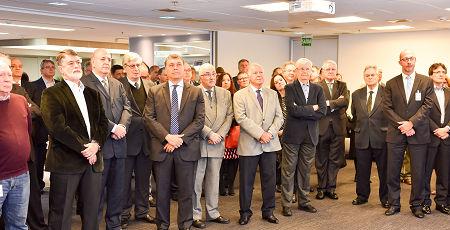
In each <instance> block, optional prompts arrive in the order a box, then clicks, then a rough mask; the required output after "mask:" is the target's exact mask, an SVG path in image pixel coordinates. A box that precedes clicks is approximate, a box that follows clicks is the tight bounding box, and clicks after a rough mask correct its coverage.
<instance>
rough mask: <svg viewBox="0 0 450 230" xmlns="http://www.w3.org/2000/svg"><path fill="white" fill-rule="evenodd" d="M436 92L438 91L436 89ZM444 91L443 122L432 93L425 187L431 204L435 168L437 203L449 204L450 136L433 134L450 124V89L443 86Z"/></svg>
mask: <svg viewBox="0 0 450 230" xmlns="http://www.w3.org/2000/svg"><path fill="white" fill-rule="evenodd" d="M435 92H436V91H435ZM443 92H444V101H443V102H444V104H443V107H444V108H445V109H444V122H442V123H441V114H442V111H441V108H440V104H439V101H438V99H437V94H434V95H431V99H432V101H433V105H432V106H431V110H430V136H431V143H430V144H429V145H428V156H427V163H426V166H425V174H426V177H425V189H424V204H425V205H429V206H430V205H431V199H430V193H431V190H430V183H431V175H432V173H433V169H435V170H436V197H435V198H434V200H435V202H436V204H438V205H447V194H448V188H449V184H448V182H449V181H448V180H449V168H450V157H449V153H450V138H447V139H444V140H442V139H440V138H439V137H437V136H435V135H434V134H433V131H434V130H436V129H438V128H443V127H445V126H448V125H450V106H449V104H448V103H449V101H450V90H449V89H448V88H443Z"/></svg>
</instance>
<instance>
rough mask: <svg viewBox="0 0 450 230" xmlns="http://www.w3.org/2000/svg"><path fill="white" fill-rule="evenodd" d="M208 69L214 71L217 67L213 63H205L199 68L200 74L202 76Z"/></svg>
mask: <svg viewBox="0 0 450 230" xmlns="http://www.w3.org/2000/svg"><path fill="white" fill-rule="evenodd" d="M208 70H213V71H214V72H215V71H216V69H215V68H214V66H213V65H211V64H209V63H203V65H201V66H200V68H199V70H198V74H199V75H200V76H201V75H203V74H204V73H205V72H206V71H208Z"/></svg>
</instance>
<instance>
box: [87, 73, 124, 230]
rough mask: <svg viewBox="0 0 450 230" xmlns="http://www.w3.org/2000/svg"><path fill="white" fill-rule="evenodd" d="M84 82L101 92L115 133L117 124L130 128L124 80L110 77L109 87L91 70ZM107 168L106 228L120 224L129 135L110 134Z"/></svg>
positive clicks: (103, 199)
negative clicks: (106, 87)
mask: <svg viewBox="0 0 450 230" xmlns="http://www.w3.org/2000/svg"><path fill="white" fill-rule="evenodd" d="M81 81H82V82H83V84H85V85H86V86H87V87H90V88H92V89H94V90H96V91H97V92H99V94H100V98H101V100H102V105H103V109H104V111H105V115H106V117H107V118H108V131H110V132H111V133H112V130H113V128H114V126H116V125H119V124H120V125H123V126H125V127H126V128H127V129H128V126H129V124H130V117H131V109H130V102H129V101H128V98H127V95H126V92H125V89H124V87H123V86H122V83H120V82H119V81H117V80H116V79H114V78H110V77H108V78H107V81H108V90H106V89H105V87H104V86H103V85H102V83H101V82H100V81H99V79H98V78H97V77H96V76H95V75H94V73H91V74H89V75H86V76H84V77H82V78H81ZM102 152H103V162H104V170H103V176H102V189H103V192H101V196H100V203H99V212H98V218H99V221H100V220H101V219H102V217H103V206H104V204H105V202H106V214H105V222H106V227H107V229H119V228H120V216H121V214H122V200H123V196H124V192H125V189H124V188H125V183H124V182H125V178H124V177H125V159H126V154H127V138H126V137H124V138H121V139H119V140H116V139H114V138H112V136H111V134H110V135H108V138H106V141H105V144H104V145H103V146H102Z"/></svg>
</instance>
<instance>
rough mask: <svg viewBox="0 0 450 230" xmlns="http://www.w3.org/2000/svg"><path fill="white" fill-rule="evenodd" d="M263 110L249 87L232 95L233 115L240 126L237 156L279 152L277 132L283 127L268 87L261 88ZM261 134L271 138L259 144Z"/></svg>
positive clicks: (275, 95)
mask: <svg viewBox="0 0 450 230" xmlns="http://www.w3.org/2000/svg"><path fill="white" fill-rule="evenodd" d="M261 94H262V98H263V110H261V106H259V103H258V100H257V99H256V94H255V92H254V91H253V88H252V87H251V86H248V87H245V88H244V89H241V90H239V91H237V92H236V93H235V94H234V97H233V100H234V103H233V105H234V116H235V119H236V121H237V123H238V124H239V125H240V126H241V128H240V129H241V134H240V135H239V144H238V149H237V152H238V153H239V155H241V156H257V155H260V154H262V153H263V152H274V151H278V150H280V149H281V144H280V140H279V139H278V131H279V130H280V128H281V126H282V125H283V122H284V120H283V112H282V111H281V107H280V103H278V95H277V93H276V92H275V91H274V90H272V89H269V88H264V87H263V88H262V92H261ZM264 132H269V133H271V134H272V136H273V139H272V140H271V141H270V142H269V143H267V144H261V143H260V142H259V138H260V137H261V135H262V134H263V133H264Z"/></svg>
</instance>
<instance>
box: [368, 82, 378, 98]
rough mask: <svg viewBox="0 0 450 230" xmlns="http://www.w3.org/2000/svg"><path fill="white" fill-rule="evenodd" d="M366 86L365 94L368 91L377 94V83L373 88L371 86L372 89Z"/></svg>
mask: <svg viewBox="0 0 450 230" xmlns="http://www.w3.org/2000/svg"><path fill="white" fill-rule="evenodd" d="M366 88H367V94H369V92H370V91H372V92H373V94H372V95H375V94H377V92H378V84H377V86H375V88H373V89H370V88H369V86H366Z"/></svg>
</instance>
